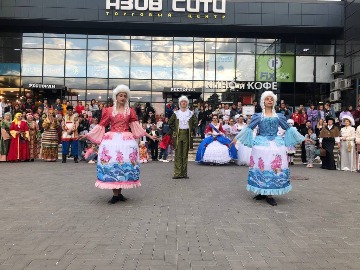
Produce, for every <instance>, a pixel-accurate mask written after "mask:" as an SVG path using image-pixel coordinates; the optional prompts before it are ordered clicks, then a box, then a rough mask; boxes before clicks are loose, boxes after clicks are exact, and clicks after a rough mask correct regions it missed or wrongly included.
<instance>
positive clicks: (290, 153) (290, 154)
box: [286, 119, 296, 165]
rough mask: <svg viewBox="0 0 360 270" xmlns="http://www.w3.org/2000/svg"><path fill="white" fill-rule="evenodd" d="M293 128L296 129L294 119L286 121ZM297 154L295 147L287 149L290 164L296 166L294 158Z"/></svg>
mask: <svg viewBox="0 0 360 270" xmlns="http://www.w3.org/2000/svg"><path fill="white" fill-rule="evenodd" d="M286 122H287V123H288V124H289V125H290V126H291V127H294V125H295V121H294V120H293V119H288V120H287V121H286ZM295 153H296V148H295V145H291V146H289V147H288V148H287V155H288V164H289V165H294V156H295Z"/></svg>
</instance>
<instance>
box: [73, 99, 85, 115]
mask: <svg viewBox="0 0 360 270" xmlns="http://www.w3.org/2000/svg"><path fill="white" fill-rule="evenodd" d="M84 109H85V107H84V105H83V104H82V101H79V102H78V104H77V105H76V107H75V111H76V112H77V114H81V113H82V112H83V110H84Z"/></svg>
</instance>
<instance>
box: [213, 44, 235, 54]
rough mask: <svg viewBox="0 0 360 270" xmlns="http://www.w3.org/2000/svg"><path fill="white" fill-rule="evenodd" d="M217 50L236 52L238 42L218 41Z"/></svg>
mask: <svg viewBox="0 0 360 270" xmlns="http://www.w3.org/2000/svg"><path fill="white" fill-rule="evenodd" d="M216 52H217V53H219V52H221V53H235V52H236V43H224V42H217V43H216Z"/></svg>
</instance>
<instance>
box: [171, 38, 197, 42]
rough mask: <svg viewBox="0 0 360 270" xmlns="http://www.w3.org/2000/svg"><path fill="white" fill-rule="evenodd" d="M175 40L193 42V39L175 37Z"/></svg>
mask: <svg viewBox="0 0 360 270" xmlns="http://www.w3.org/2000/svg"><path fill="white" fill-rule="evenodd" d="M174 40H181V41H191V42H192V41H193V38H192V37H174Z"/></svg>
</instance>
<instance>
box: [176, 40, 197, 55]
mask: <svg viewBox="0 0 360 270" xmlns="http://www.w3.org/2000/svg"><path fill="white" fill-rule="evenodd" d="M192 51H193V43H192V42H186V41H174V52H192Z"/></svg>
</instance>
